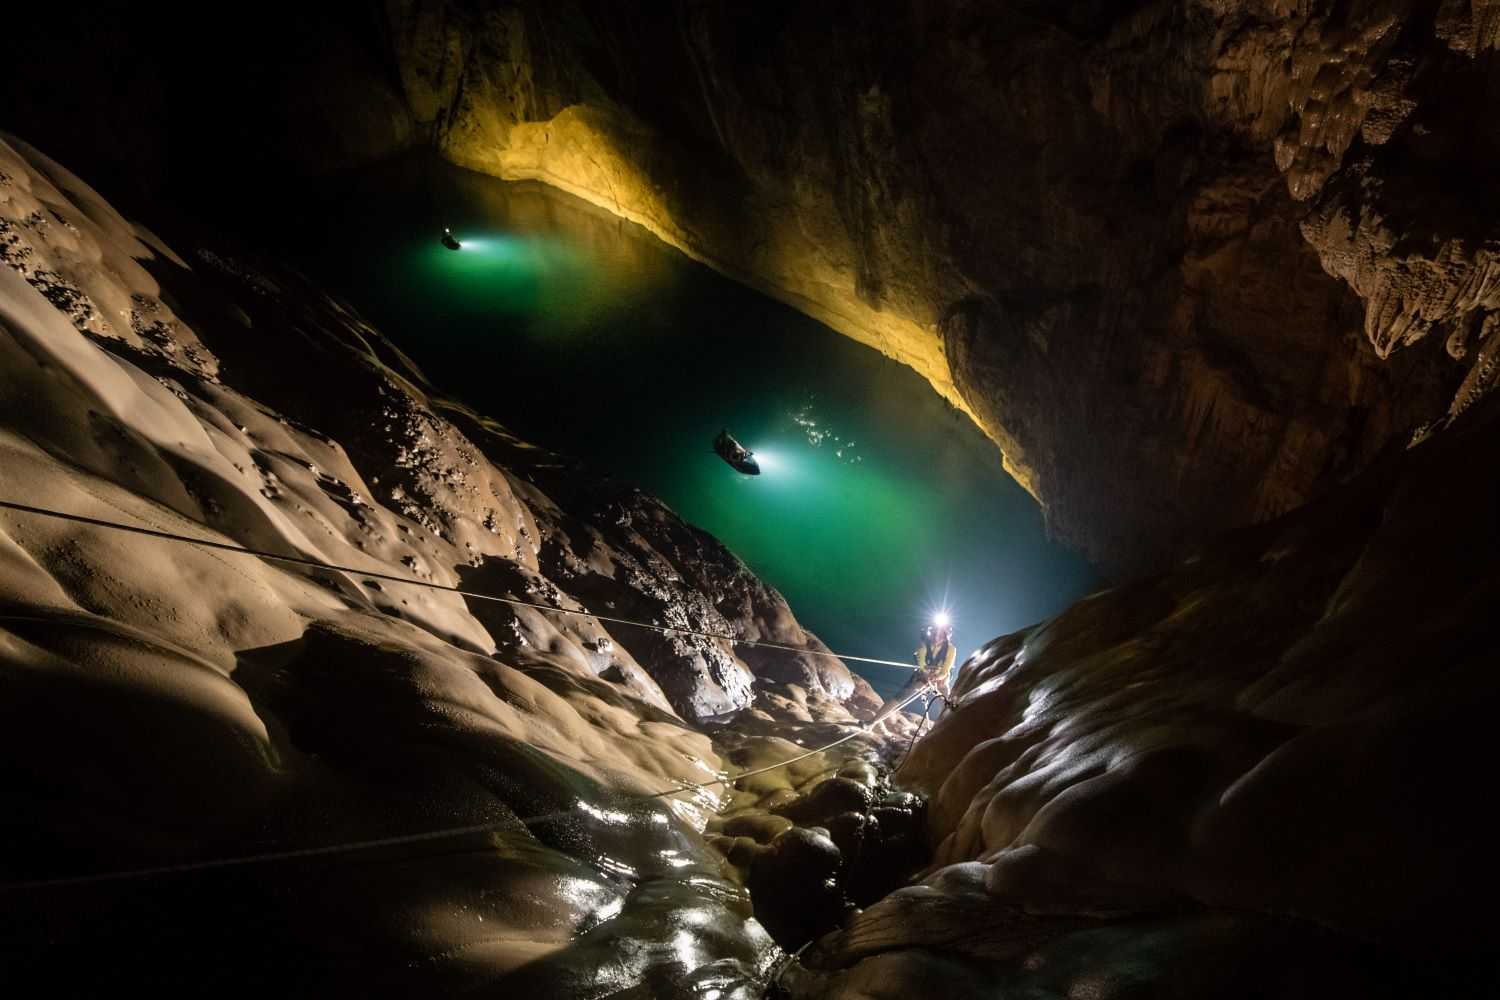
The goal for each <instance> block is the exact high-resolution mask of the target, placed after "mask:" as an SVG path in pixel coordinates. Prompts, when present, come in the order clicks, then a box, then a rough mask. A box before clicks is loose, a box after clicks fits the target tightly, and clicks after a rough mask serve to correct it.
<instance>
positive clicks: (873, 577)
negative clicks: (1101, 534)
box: [287, 160, 1095, 691]
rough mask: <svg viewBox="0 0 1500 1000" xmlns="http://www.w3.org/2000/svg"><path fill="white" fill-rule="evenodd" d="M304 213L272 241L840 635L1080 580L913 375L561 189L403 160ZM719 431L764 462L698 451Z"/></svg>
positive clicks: (971, 622) (429, 360)
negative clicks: (449, 245)
mask: <svg viewBox="0 0 1500 1000" xmlns="http://www.w3.org/2000/svg"><path fill="white" fill-rule="evenodd" d="M444 225H447V226H451V227H452V228H453V231H454V233H455V235H456V236H458V237H459V239H460V240H462V241H463V244H464V247H463V249H462V250H459V251H457V252H454V251H450V250H447V249H445V248H444V247H442V246H441V245H440V244H439V242H438V240H437V236H438V235H439V233H440V232H441V228H442V226H444ZM297 232H298V242H297V244H296V245H295V246H293V247H288V248H287V250H288V252H289V253H291V254H292V255H293V256H296V257H298V258H300V259H299V263H300V264H301V265H302V266H303V267H304V268H305V269H306V270H308V271H309V272H310V273H311V274H312V275H313V276H314V277H316V278H318V279H320V280H321V281H323V282H325V283H327V284H330V285H332V286H334V287H335V288H337V289H338V290H339V291H341V292H342V293H343V294H344V295H345V296H346V297H347V298H349V299H350V300H351V301H352V302H354V303H355V305H356V306H358V307H359V308H360V310H361V311H362V312H364V313H365V315H366V316H367V317H369V318H370V319H371V320H372V321H373V322H374V323H375V324H376V325H378V326H380V327H381V328H382V329H383V330H385V331H386V332H387V333H388V334H389V335H390V336H392V337H393V338H394V339H395V340H396V341H397V342H398V343H399V344H400V345H401V346H402V347H404V348H405V349H407V350H408V352H409V353H410V354H411V355H412V356H413V357H414V358H415V359H416V360H417V362H418V363H419V364H420V365H422V367H423V369H424V370H425V371H426V373H427V374H428V376H429V377H430V378H432V380H433V381H434V382H435V383H436V384H438V385H439V386H442V387H443V388H444V389H445V390H446V391H449V392H451V393H452V394H454V395H457V396H459V397H461V398H463V399H465V400H466V401H468V402H469V403H470V404H472V405H474V406H475V407H476V408H477V409H480V410H482V411H484V412H486V413H489V414H492V415H493V416H495V417H496V418H497V419H500V420H501V421H502V422H505V423H507V424H509V425H510V426H511V427H513V428H514V429H515V430H516V431H517V432H518V433H521V434H522V435H524V436H526V437H529V438H531V439H532V440H535V441H538V442H539V443H542V444H545V445H548V446H550V447H553V448H556V449H558V450H561V451H565V452H569V453H572V454H575V455H579V456H581V457H583V458H585V459H588V460H589V461H590V462H591V463H592V464H594V465H596V466H597V467H600V468H602V469H605V470H607V471H610V472H613V473H615V474H617V475H619V476H621V477H624V478H627V479H629V480H632V481H634V482H636V483H637V484H638V485H640V486H641V487H643V488H644V489H646V490H648V491H650V492H652V493H655V494H656V495H658V496H660V497H662V498H663V499H664V500H666V502H667V503H668V504H670V505H671V506H672V507H673V508H674V509H676V510H677V511H678V512H679V513H680V514H682V515H683V516H684V517H686V518H687V519H688V520H690V521H692V522H694V523H696V524H698V525H700V526H702V527H704V528H706V529H708V530H709V531H711V532H713V533H714V534H715V535H717V536H718V537H719V538H721V539H722V540H723V541H724V542H725V543H726V544H728V545H729V547H730V548H731V549H733V550H734V551H735V552H736V553H738V554H739V555H740V556H741V557H742V558H743V559H744V560H745V561H746V562H747V563H749V565H750V566H751V567H752V568H753V569H754V570H755V571H756V572H757V573H759V574H760V575H761V576H762V577H763V578H764V579H766V580H768V581H770V582H771V583H772V584H774V585H775V586H776V587H777V588H779V589H780V590H781V591H782V593H784V594H785V595H786V597H787V599H788V600H789V601H790V602H791V605H792V608H793V610H794V611H795V612H796V613H797V616H798V618H799V619H800V620H801V621H802V622H803V623H804V624H806V625H808V626H809V627H810V628H811V629H812V630H813V631H815V632H816V633H817V634H818V635H819V636H821V637H822V638H823V639H824V640H825V641H827V642H828V643H829V644H830V645H831V646H833V647H834V648H835V649H840V650H843V651H846V652H849V653H854V654H857V655H867V656H877V657H884V658H891V659H907V658H909V656H910V654H911V650H912V649H913V648H914V647H915V645H916V636H917V632H918V630H919V628H920V626H921V625H922V623H923V622H924V621H925V619H926V617H927V615H928V614H929V613H930V612H931V611H932V610H933V609H936V608H938V607H939V606H943V605H946V606H948V607H949V608H951V610H952V612H953V615H954V619H955V622H956V634H957V639H958V643H959V647H960V650H961V651H962V652H967V651H969V650H972V649H973V648H975V647H977V646H978V645H979V644H981V643H983V642H985V641H987V640H989V639H990V638H993V637H994V636H996V635H1000V634H1002V633H1004V632H1008V631H1012V630H1014V629H1016V628H1020V627H1022V626H1025V625H1028V624H1031V623H1032V622H1034V621H1036V620H1038V619H1040V618H1043V617H1045V616H1047V615H1049V614H1051V613H1053V612H1056V611H1058V610H1060V609H1061V608H1062V607H1063V606H1064V605H1066V604H1067V603H1068V602H1069V601H1071V600H1072V599H1074V598H1076V597H1078V596H1079V595H1081V594H1082V593H1084V592H1085V591H1086V590H1087V589H1089V588H1090V587H1091V586H1092V584H1093V583H1094V582H1095V576H1094V573H1093V571H1092V570H1091V569H1090V567H1089V566H1088V565H1087V564H1086V563H1085V562H1084V561H1083V560H1082V559H1081V558H1079V557H1078V556H1076V555H1074V554H1072V553H1070V552H1069V551H1067V550H1065V549H1063V548H1061V547H1059V546H1057V545H1054V544H1052V543H1050V542H1049V541H1047V539H1046V538H1045V537H1044V534H1043V530H1042V519H1041V515H1040V512H1039V511H1038V510H1037V508H1036V505H1035V504H1034V503H1033V502H1032V500H1031V499H1030V497H1028V496H1027V495H1026V494H1025V492H1024V491H1022V490H1021V489H1020V487H1018V486H1017V485H1016V484H1015V483H1014V482H1013V481H1012V480H1011V479H1010V478H1009V477H1008V476H1007V475H1006V474H1005V473H1004V471H1003V470H1002V469H1001V466H1000V456H999V454H998V452H997V451H996V450H995V447H994V446H993V445H992V444H991V443H990V442H989V441H987V440H986V439H985V438H984V437H983V436H982V435H981V434H980V433H979V432H978V431H977V430H976V429H974V427H973V426H972V425H971V424H970V423H969V422H968V421H967V420H966V419H965V418H963V417H962V416H961V415H959V414H958V413H957V412H956V411H954V410H953V409H952V408H951V407H949V406H948V405H947V404H946V403H944V402H943V401H942V400H941V399H940V398H938V396H937V395H936V394H935V393H933V392H932V390H931V389H930V388H929V387H928V386H927V384H926V383H925V382H924V381H923V380H922V379H920V378H919V377H918V376H917V375H915V374H914V373H912V372H911V371H909V370H908V369H906V368H904V367H902V366H900V365H897V364H895V363H894V362H891V361H889V360H887V359H886V358H884V357H882V356H881V355H879V354H877V353H875V352H874V351H871V350H869V349H867V348H864V347H861V346H860V345H858V344H856V343H854V342H853V341H851V340H848V339H847V338H845V337H842V336H839V335H837V334H835V333H833V332H831V331H829V330H828V329H827V328H825V327H823V326H822V325H820V324H818V323H816V322H814V321H813V320H810V319H808V318H806V317H804V316H802V315H800V314H798V313H796V312H794V311H793V310H791V309H790V308H787V307H785V306H782V305H780V304H778V303H776V302H773V301H770V300H768V299H766V298H764V297H762V296H760V295H758V294H756V293H754V292H751V291H748V290H746V289H744V288H742V287H740V286H738V285H736V284H734V283H733V282H730V281H728V280H726V279H724V278H721V277H719V276H718V275H716V274H714V273H713V272H712V271H709V270H708V269H707V268H705V267H702V266H700V265H697V264H695V263H693V262H692V261H690V260H688V259H687V258H685V257H683V256H682V255H681V254H679V253H677V252H676V251H674V250H672V249H670V248H668V247H665V246H664V245H662V244H660V243H659V242H657V241H656V240H655V239H654V238H653V237H651V236H650V235H649V234H647V233H646V232H645V231H644V230H641V229H639V228H638V227H635V226H633V225H631V224H629V223H625V222H621V221H619V220H617V219H614V218H612V217H610V216H607V215H605V214H604V213H602V212H598V211H596V210H594V209H592V208H591V207H589V206H587V205H584V204H582V203H581V202H578V201H577V200H575V199H573V198H570V197H568V196H566V195H563V194H560V193H557V192H554V191H551V190H549V189H546V188H542V187H539V186H534V185H515V184H506V183H503V182H500V181H496V180H493V179H491V178H487V177H483V176H480V175H477V174H471V173H467V172H463V171H458V170H455V169H452V168H447V167H442V166H439V165H435V164H433V163H430V162H427V161H424V160H409V161H405V162H403V163H398V164H392V165H388V166H384V167H381V168H379V169H377V170H375V171H372V172H368V173H364V174H361V175H358V176H356V177H354V178H345V179H343V180H342V181H341V183H340V186H339V189H338V190H337V191H336V192H329V193H328V195H327V196H326V197H325V199H324V200H323V201H322V202H320V203H319V205H318V207H317V210H316V212H315V213H309V214H308V216H307V217H306V218H305V219H304V220H303V221H302V223H301V224H300V227H299V228H298V229H297ZM720 427H727V428H729V429H730V431H731V433H733V434H734V435H736V436H737V437H738V438H739V439H740V440H741V441H743V442H744V443H745V444H746V445H747V446H749V447H750V448H752V449H753V450H754V451H755V452H756V454H757V456H758V458H759V459H760V461H761V465H762V468H763V470H764V471H763V474H762V475H761V476H759V477H754V478H752V477H747V476H742V475H739V474H738V473H736V472H734V471H733V470H732V469H730V468H729V467H728V466H727V465H725V464H724V463H723V462H722V461H720V460H719V458H718V457H717V456H716V455H714V453H713V452H712V450H711V448H710V443H711V441H712V438H713V436H714V434H715V433H717V432H718V430H719V429H720ZM864 672H865V673H866V676H868V677H869V678H870V680H871V681H872V682H873V683H875V685H876V686H877V688H880V689H882V690H884V691H889V690H891V688H892V687H893V685H895V684H897V683H899V682H900V681H901V680H903V679H904V677H902V676H901V675H899V674H898V673H897V672H896V671H893V670H884V669H882V668H871V669H870V670H868V671H864Z"/></svg>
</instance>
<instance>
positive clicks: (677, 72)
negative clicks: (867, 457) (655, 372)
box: [391, 0, 1500, 569]
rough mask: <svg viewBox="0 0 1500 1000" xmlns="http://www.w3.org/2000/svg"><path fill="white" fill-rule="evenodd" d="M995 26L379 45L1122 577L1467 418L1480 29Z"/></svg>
mask: <svg viewBox="0 0 1500 1000" xmlns="http://www.w3.org/2000/svg"><path fill="white" fill-rule="evenodd" d="M1004 6H1005V9H1004V11H1003V12H1002V11H999V10H996V9H995V8H994V7H993V6H991V5H976V4H971V3H965V2H959V0H954V2H946V3H929V2H910V3H898V4H889V5H878V6H867V7H864V8H860V9H858V10H853V9H851V10H847V11H842V12H841V15H840V16H839V17H828V16H827V12H826V11H824V10H822V9H820V8H818V7H816V6H807V5H795V4H770V5H766V4H757V5H753V7H747V6H744V5H715V4H678V5H673V6H668V5H662V6H660V7H656V8H647V9H644V10H642V9H636V8H634V7H633V6H632V5H619V4H589V3H579V4H571V5H570V4H566V3H564V4H545V5H540V4H539V5H528V4H520V5H514V4H491V5H488V6H487V5H484V4H472V3H464V4H450V5H446V6H445V5H441V4H407V5H398V6H394V7H392V8H391V10H392V14H391V18H392V24H393V29H392V30H393V44H394V46H395V49H396V53H397V61H398V64H399V65H400V66H401V68H402V80H403V86H404V88H405V92H406V93H407V94H408V97H409V102H410V103H411V105H412V106H413V107H414V108H417V109H419V110H418V111H417V117H418V120H419V121H421V122H426V123H430V125H428V126H425V127H430V128H431V130H433V131H434V133H435V140H436V142H437V143H438V145H439V148H440V149H442V150H443V152H444V153H445V155H447V156H449V157H450V158H452V159H454V160H455V161H456V162H459V163H461V164H464V165H466V166H471V167H474V168H476V169H479V170H484V171H487V172H490V173H494V174H497V175H499V176H502V177H522V178H535V179H540V180H544V181H546V182H548V183H551V184H555V185H557V186H559V187H562V188H564V189H566V190H568V191H571V192H573V193H575V194H578V195H581V196H583V197H585V198H587V199H589V200H591V201H593V202H595V203H596V204H598V205H601V206H603V207H605V208H607V209H609V210H611V211H614V212H617V213H619V214H621V215H623V216H625V217H627V218H631V219H633V220H635V221H637V222H640V223H642V224H643V225H646V226H647V227H648V228H650V229H652V230H653V231H654V232H656V233H657V234H658V235H660V236H662V237H663V238H664V239H666V240H667V241H668V242H671V243H674V244H675V245H677V246H679V247H682V248H683V249H685V250H686V251H687V252H688V253H690V254H693V255H694V256H697V257H700V258H701V259H703V260H706V261H708V262H710V263H712V264H713V265H714V266H716V267H718V268H720V269H722V270H724V271H726V272H728V273H730V274H733V275H735V276H738V277H740V278H741V279H743V280H745V281H747V282H748V283H750V284H752V285H754V286H756V287H759V288H762V289H764V290H766V291H767V292H768V293H770V294H772V295H775V296H777V297H779V298H782V299H785V300H786V301H788V302H791V303H793V304H795V305H797V306H799V307H800V308H802V309H804V310H806V311H807V312H809V313H811V314H812V315H814V316H817V317H819V318H821V319H823V320H825V321H826V322H828V323H829V324H830V325H831V326H833V327H834V328H836V329H838V330H840V331H842V332H844V333H847V334H849V335H850V336H853V337H856V338H858V339H860V340H862V341H864V342H866V343H869V344H871V345H873V346H875V347H877V348H879V349H880V350H882V351H885V352H886V353H888V354H890V355H891V356H893V357H896V358H898V359H900V360H902V361H904V362H906V363H908V364H910V365H911V366H912V367H914V368H916V369H917V370H918V371H920V372H921V373H923V374H924V375H926V376H927V377H928V378H929V379H930V380H931V381H932V383H933V385H934V387H935V388H936V389H937V390H938V391H939V392H941V393H943V394H944V395H946V396H948V397H949V398H950V399H953V400H954V401H955V402H956V403H958V404H959V405H960V406H963V407H965V408H966V409H967V410H968V411H969V412H970V413H971V414H972V415H973V416H974V417H975V419H976V420H978V422H979V423H980V424H981V426H983V427H984V428H985V429H986V430H987V431H988V432H989V433H990V435H991V436H992V437H993V438H994V439H995V440H996V441H997V442H998V443H999V444H1000V446H1001V448H1002V450H1003V453H1004V456H1005V461H1006V464H1007V466H1008V467H1009V468H1010V469H1011V471H1012V472H1013V474H1014V475H1015V476H1016V478H1017V479H1018V480H1019V481H1021V482H1022V483H1023V484H1024V485H1026V486H1027V487H1028V488H1029V489H1031V490H1032V492H1033V493H1035V494H1036V496H1037V497H1038V498H1039V499H1040V500H1041V501H1042V504H1043V506H1044V508H1045V510H1046V511H1047V515H1048V518H1049V523H1050V524H1051V526H1052V528H1053V529H1054V530H1055V531H1057V532H1058V533H1059V534H1060V535H1062V536H1064V537H1066V538H1068V539H1070V540H1072V541H1074V542H1076V543H1078V544H1080V545H1081V546H1082V547H1083V548H1084V549H1085V550H1086V551H1087V552H1088V553H1089V554H1090V555H1091V556H1092V557H1094V558H1095V559H1096V560H1098V561H1100V562H1101V563H1102V564H1104V565H1106V566H1107V567H1109V568H1115V569H1119V568H1140V567H1144V566H1151V565H1157V564H1159V563H1160V561H1161V560H1162V559H1163V558H1164V557H1170V556H1172V555H1181V554H1184V553H1185V552H1186V551H1188V550H1189V549H1190V547H1191V545H1192V544H1193V543H1195V542H1197V541H1200V540H1202V539H1203V538H1206V537H1208V536H1209V535H1210V534H1212V533H1213V532H1215V531H1218V530H1221V529H1223V528H1225V527H1230V526H1234V525H1238V524H1244V523H1249V522H1253V521H1259V520H1264V519H1266V518H1268V517H1271V516H1273V515H1275V514H1278V513H1281V512H1283V511H1285V510H1288V509H1290V508H1292V507H1294V506H1296V505H1297V504H1299V503H1301V502H1302V501H1304V500H1306V499H1308V498H1309V497H1311V496H1313V495H1315V494H1316V492H1317V491H1318V490H1319V489H1321V488H1324V487H1326V486H1327V485H1328V484H1330V483H1332V482H1335V481H1337V480H1338V479H1340V478H1344V477H1346V476H1347V475H1349V474H1351V473H1352V472H1354V471H1357V470H1358V469H1360V468H1362V467H1364V466H1365V465H1367V464H1368V463H1369V462H1370V461H1371V460H1372V459H1373V457H1374V456H1375V455H1376V454H1378V453H1379V452H1380V451H1381V450H1382V449H1383V448H1384V447H1386V446H1387V445H1390V444H1396V445H1400V444H1403V443H1405V442H1406V441H1407V440H1409V439H1410V437H1411V436H1412V435H1413V434H1414V433H1423V432H1425V431H1426V429H1427V428H1428V426H1429V425H1437V424H1439V423H1440V422H1441V421H1442V420H1444V419H1446V418H1447V417H1448V416H1449V415H1450V414H1451V413H1454V412H1457V411H1459V410H1461V409H1462V408H1463V407H1465V406H1467V405H1469V404H1470V402H1471V401H1472V400H1474V399H1476V398H1478V396H1480V395H1482V394H1483V393H1484V392H1485V391H1486V390H1487V388H1488V386H1489V384H1490V382H1491V381H1492V380H1493V378H1494V375H1493V366H1492V365H1491V364H1490V363H1489V362H1490V359H1491V355H1492V354H1493V353H1494V351H1495V350H1496V346H1495V344H1494V343H1491V338H1492V336H1493V335H1494V333H1495V324H1494V321H1492V320H1491V319H1490V318H1489V317H1491V316H1492V315H1493V310H1494V308H1495V306H1496V303H1497V301H1500V299H1497V296H1500V284H1497V282H1500V278H1497V276H1496V275H1497V273H1500V272H1496V271H1494V269H1493V268H1494V265H1493V262H1492V260H1491V256H1492V253H1493V251H1492V250H1491V249H1490V248H1489V245H1490V244H1491V243H1492V242H1493V241H1494V239H1495V231H1494V230H1493V228H1492V225H1491V223H1490V221H1489V220H1492V219H1494V218H1495V217H1496V214H1495V213H1494V212H1493V211H1489V210H1486V209H1485V207H1484V206H1482V205H1475V203H1474V202H1473V200H1472V199H1473V196H1474V192H1476V191H1480V190H1483V189H1484V185H1483V184H1482V183H1480V181H1479V173H1482V169H1479V170H1478V172H1476V168H1475V167H1473V166H1471V165H1472V164H1479V163H1483V162H1485V161H1486V160H1487V158H1488V155H1489V152H1490V149H1491V146H1492V145H1493V144H1494V143H1495V141H1496V135H1495V132H1494V130H1493V129H1492V128H1491V127H1490V126H1489V124H1488V117H1487V116H1484V115H1483V114H1482V113H1479V112H1480V109H1482V108H1483V106H1484V105H1483V101H1484V97H1483V96H1482V95H1485V94H1487V93H1488V91H1489V89H1491V88H1492V87H1493V79H1492V67H1491V61H1490V59H1489V58H1488V55H1489V53H1490V52H1491V50H1492V48H1493V44H1494V38H1493V34H1494V30H1493V29H1494V24H1495V23H1496V18H1497V17H1500V14H1497V9H1496V8H1493V7H1492V6H1491V5H1490V4H1488V3H1486V2H1482V0H1476V2H1474V3H1472V4H1470V3H1467V2H1456V0H1450V2H1445V3H1442V4H1415V3H1410V2H1406V3H1355V4H1344V5H1328V4H1284V3H1271V2H1237V3H1212V4H1209V3H1199V2H1191V0H1188V2H1185V0H1145V2H1133V3H1126V4H1086V5H1070V6H1069V7H1068V8H1067V9H1066V10H1063V11H1060V10H1058V9H1057V8H1056V5H1053V4H1039V3H1028V2H1015V3H1010V4H1006V5H1004ZM1361 314H1362V318H1361ZM1445 347H1446V351H1445ZM1460 383H1462V384H1460Z"/></svg>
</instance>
